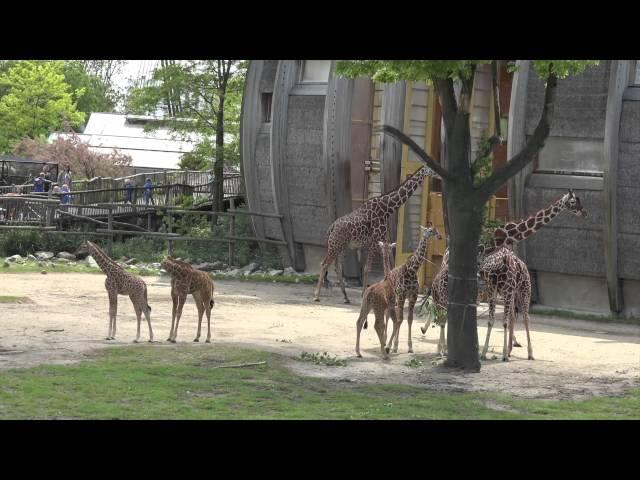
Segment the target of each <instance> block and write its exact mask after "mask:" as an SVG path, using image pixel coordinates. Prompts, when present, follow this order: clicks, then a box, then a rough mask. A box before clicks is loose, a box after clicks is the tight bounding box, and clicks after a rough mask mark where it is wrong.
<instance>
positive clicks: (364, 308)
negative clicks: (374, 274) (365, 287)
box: [358, 291, 369, 330]
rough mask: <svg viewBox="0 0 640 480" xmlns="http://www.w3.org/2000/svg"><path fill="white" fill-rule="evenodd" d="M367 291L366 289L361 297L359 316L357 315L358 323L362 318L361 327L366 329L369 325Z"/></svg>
mask: <svg viewBox="0 0 640 480" xmlns="http://www.w3.org/2000/svg"><path fill="white" fill-rule="evenodd" d="M368 294H369V292H368V291H366V292H365V294H364V296H363V297H362V307H360V316H359V317H358V323H360V322H361V321H362V320H363V319H364V325H363V326H362V328H363V329H365V330H366V329H367V327H368V326H369V322H368V321H367V317H368V316H369V295H368Z"/></svg>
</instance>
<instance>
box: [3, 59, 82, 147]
mask: <svg viewBox="0 0 640 480" xmlns="http://www.w3.org/2000/svg"><path fill="white" fill-rule="evenodd" d="M63 69H64V62H61V61H48V62H37V61H29V60H25V61H20V62H17V63H15V64H14V65H13V66H11V67H10V68H9V69H8V70H7V71H6V72H4V73H2V74H0V89H2V90H3V91H4V92H5V94H4V95H3V96H2V98H0V151H2V152H8V151H10V150H11V146H12V145H13V144H15V143H16V142H18V141H19V140H20V139H22V138H23V137H30V138H37V137H40V136H43V137H46V136H47V135H48V134H49V133H51V132H53V131H55V130H58V129H61V128H62V126H63V125H64V124H68V125H70V126H72V127H74V128H77V127H78V126H79V125H81V124H82V122H83V121H84V119H85V114H84V113H82V112H79V111H78V110H77V108H76V103H75V101H74V97H75V98H78V97H80V96H82V95H83V93H84V91H83V89H78V90H75V91H71V89H70V87H69V85H68V84H67V83H66V82H65V78H64V74H63Z"/></svg>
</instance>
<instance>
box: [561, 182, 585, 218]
mask: <svg viewBox="0 0 640 480" xmlns="http://www.w3.org/2000/svg"><path fill="white" fill-rule="evenodd" d="M562 204H563V205H564V207H565V208H566V209H567V210H568V211H569V213H572V214H574V215H577V216H578V217H586V216H587V211H586V210H585V209H584V208H583V207H582V203H580V197H578V196H577V195H576V194H575V193H573V190H572V189H569V193H567V194H565V196H564V197H562Z"/></svg>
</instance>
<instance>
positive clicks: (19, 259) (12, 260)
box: [5, 255, 24, 263]
mask: <svg viewBox="0 0 640 480" xmlns="http://www.w3.org/2000/svg"><path fill="white" fill-rule="evenodd" d="M5 262H9V263H24V258H22V257H21V256H20V255H11V256H10V257H7V258H6V259H5Z"/></svg>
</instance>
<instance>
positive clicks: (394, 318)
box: [385, 302, 400, 353]
mask: <svg viewBox="0 0 640 480" xmlns="http://www.w3.org/2000/svg"><path fill="white" fill-rule="evenodd" d="M389 316H390V317H391V321H392V322H393V330H391V336H390V337H387V346H386V348H385V351H386V352H387V353H389V352H390V351H391V344H392V343H393V339H394V338H395V336H396V332H397V331H398V329H399V328H400V322H399V321H398V310H397V308H396V305H395V302H394V304H393V305H391V306H390V307H389Z"/></svg>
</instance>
